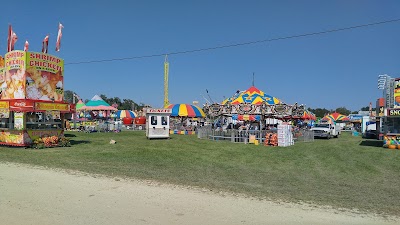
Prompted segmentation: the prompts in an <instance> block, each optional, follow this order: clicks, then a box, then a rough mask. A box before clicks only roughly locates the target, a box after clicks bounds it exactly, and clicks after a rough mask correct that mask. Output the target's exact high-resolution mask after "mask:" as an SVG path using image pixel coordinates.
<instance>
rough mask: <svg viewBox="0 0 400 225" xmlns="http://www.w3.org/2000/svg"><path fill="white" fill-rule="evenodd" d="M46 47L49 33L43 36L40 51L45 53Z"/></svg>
mask: <svg viewBox="0 0 400 225" xmlns="http://www.w3.org/2000/svg"><path fill="white" fill-rule="evenodd" d="M48 47H49V35H46V37H44V39H43V43H42V52H43V53H47V49H48Z"/></svg>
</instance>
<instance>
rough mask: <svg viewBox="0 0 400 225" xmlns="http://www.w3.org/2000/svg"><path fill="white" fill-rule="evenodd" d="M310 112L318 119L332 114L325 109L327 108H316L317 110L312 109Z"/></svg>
mask: <svg viewBox="0 0 400 225" xmlns="http://www.w3.org/2000/svg"><path fill="white" fill-rule="evenodd" d="M308 110H309V111H310V112H312V113H314V114H315V116H316V117H320V118H321V117H324V116H325V115H326V114H328V113H330V110H328V109H325V108H316V109H312V108H308Z"/></svg>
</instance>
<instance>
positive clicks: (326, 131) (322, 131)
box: [311, 123, 340, 139]
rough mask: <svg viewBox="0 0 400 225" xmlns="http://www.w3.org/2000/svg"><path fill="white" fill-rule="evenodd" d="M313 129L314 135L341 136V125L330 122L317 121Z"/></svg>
mask: <svg viewBox="0 0 400 225" xmlns="http://www.w3.org/2000/svg"><path fill="white" fill-rule="evenodd" d="M311 130H312V131H313V132H314V137H321V138H327V139H330V138H331V137H335V138H337V137H339V135H340V127H339V126H338V125H335V124H330V123H317V124H315V125H314V127H313V128H311Z"/></svg>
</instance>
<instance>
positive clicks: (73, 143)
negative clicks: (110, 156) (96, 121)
mask: <svg viewBox="0 0 400 225" xmlns="http://www.w3.org/2000/svg"><path fill="white" fill-rule="evenodd" d="M70 142H71V145H79V144H88V143H90V142H91V141H85V140H80V141H75V140H71V141H70Z"/></svg>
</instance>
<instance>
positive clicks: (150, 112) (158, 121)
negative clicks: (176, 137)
mask: <svg viewBox="0 0 400 225" xmlns="http://www.w3.org/2000/svg"><path fill="white" fill-rule="evenodd" d="M171 113H172V109H152V108H150V109H147V111H146V137H147V138H148V139H152V138H169V117H170V115H171Z"/></svg>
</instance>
